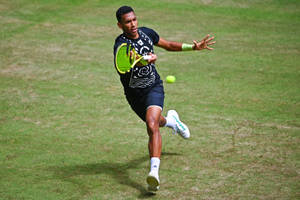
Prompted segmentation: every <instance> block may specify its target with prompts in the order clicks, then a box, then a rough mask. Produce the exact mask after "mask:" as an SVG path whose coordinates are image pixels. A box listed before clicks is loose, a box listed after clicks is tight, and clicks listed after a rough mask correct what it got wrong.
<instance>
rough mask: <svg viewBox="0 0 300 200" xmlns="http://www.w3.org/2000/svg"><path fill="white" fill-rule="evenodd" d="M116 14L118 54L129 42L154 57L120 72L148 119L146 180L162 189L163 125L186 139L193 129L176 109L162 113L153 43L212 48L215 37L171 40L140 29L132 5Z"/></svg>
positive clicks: (129, 95) (131, 102) (133, 105)
mask: <svg viewBox="0 0 300 200" xmlns="http://www.w3.org/2000/svg"><path fill="white" fill-rule="evenodd" d="M116 17H117V20H118V23H117V24H118V27H119V28H120V29H122V31H123V33H122V34H121V35H119V36H118V37H117V38H116V40H115V45H114V56H115V55H116V50H117V48H118V47H119V46H120V45H121V44H122V43H129V44H130V45H132V46H133V47H134V48H135V50H136V51H137V52H138V53H139V54H140V55H150V57H151V58H150V59H148V63H147V64H146V65H143V64H142V62H140V63H138V64H136V66H134V67H133V68H132V69H131V70H130V72H128V73H125V74H121V73H119V75H120V80H121V83H122V85H123V87H124V93H125V96H126V99H127V101H128V103H129V105H130V106H131V108H132V109H133V110H134V111H135V113H136V114H137V115H138V116H139V117H140V118H141V119H142V120H143V121H144V122H146V126H147V132H148V136H149V142H148V149H149V155H150V172H149V174H148V176H147V179H146V181H147V183H148V189H149V190H150V191H157V190H158V188H159V175H158V172H159V165H160V155H161V148H162V139H161V135H160V132H159V128H160V127H164V126H166V127H169V128H172V129H173V130H174V132H175V133H179V135H180V136H182V137H183V138H185V139H187V138H189V137H190V131H189V129H188V127H187V126H186V125H185V124H184V123H182V122H181V121H180V119H179V116H178V114H177V112H176V111H175V110H170V111H168V113H167V116H166V117H164V116H162V110H163V105H164V89H163V83H162V80H161V79H160V76H159V74H158V73H157V71H156V69H155V61H156V60H157V56H156V55H155V54H154V50H153V45H155V46H158V47H161V48H163V49H166V50H168V51H187V50H203V49H208V50H212V48H210V47H209V45H212V44H214V43H215V42H212V41H211V40H213V39H214V37H210V36H209V35H207V36H206V37H205V38H204V39H203V40H202V41H201V42H196V41H194V44H185V43H179V42H171V41H167V40H165V39H163V38H161V37H160V36H159V35H158V34H157V33H156V32H155V31H154V30H152V29H149V28H146V27H141V28H138V20H137V17H136V15H135V13H134V10H133V9H132V8H131V7H128V6H122V7H120V8H119V9H118V10H117V12H116ZM143 63H144V62H143Z"/></svg>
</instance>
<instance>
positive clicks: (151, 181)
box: [146, 175, 159, 191]
mask: <svg viewBox="0 0 300 200" xmlns="http://www.w3.org/2000/svg"><path fill="white" fill-rule="evenodd" d="M146 181H147V183H148V185H149V187H148V189H149V190H151V191H157V190H158V186H159V181H158V180H157V179H156V177H155V176H151V175H148V177H147V180H146Z"/></svg>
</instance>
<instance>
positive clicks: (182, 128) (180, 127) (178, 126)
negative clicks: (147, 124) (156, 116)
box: [167, 110, 190, 139]
mask: <svg viewBox="0 0 300 200" xmlns="http://www.w3.org/2000/svg"><path fill="white" fill-rule="evenodd" d="M167 118H169V119H170V118H172V119H174V122H175V126H174V127H173V130H174V132H175V134H176V133H179V135H180V136H181V137H183V138H184V139H188V138H189V137H190V131H189V128H188V127H187V126H186V125H185V124H184V123H183V122H181V121H180V119H179V116H178V114H177V112H176V111H175V110H169V111H168V114H167Z"/></svg>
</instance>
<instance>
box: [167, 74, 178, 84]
mask: <svg viewBox="0 0 300 200" xmlns="http://www.w3.org/2000/svg"><path fill="white" fill-rule="evenodd" d="M166 81H167V83H174V82H175V81H176V78H175V76H171V75H169V76H167V77H166Z"/></svg>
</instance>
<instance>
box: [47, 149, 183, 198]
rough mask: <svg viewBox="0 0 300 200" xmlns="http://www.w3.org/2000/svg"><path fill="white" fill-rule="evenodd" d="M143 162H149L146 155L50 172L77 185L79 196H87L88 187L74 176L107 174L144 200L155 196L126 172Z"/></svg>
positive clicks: (168, 154)
mask: <svg viewBox="0 0 300 200" xmlns="http://www.w3.org/2000/svg"><path fill="white" fill-rule="evenodd" d="M178 155H180V154H177V153H167V152H162V155H161V156H162V157H167V156H178ZM145 161H149V156H148V155H146V156H143V157H140V158H137V159H134V160H131V161H129V162H127V163H109V162H103V163H92V164H85V165H75V166H62V167H54V168H51V171H54V173H55V176H56V177H57V178H59V179H61V180H63V181H68V182H70V183H72V184H74V185H77V186H78V188H80V191H79V192H80V193H81V195H86V194H88V193H89V187H88V185H86V183H81V182H80V181H78V180H76V179H75V177H76V176H80V175H94V174H107V175H109V176H110V177H112V178H113V179H115V180H116V181H117V182H118V183H120V184H122V185H127V186H130V187H132V188H135V189H136V190H138V191H140V195H139V199H144V198H149V197H152V196H155V194H153V193H151V192H148V191H147V188H145V187H144V186H143V185H141V184H139V183H137V182H135V181H134V180H132V179H131V178H130V174H129V172H128V170H129V169H137V168H138V166H139V165H140V164H141V163H143V162H145ZM145 176H146V175H145ZM143 178H145V177H143Z"/></svg>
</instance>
